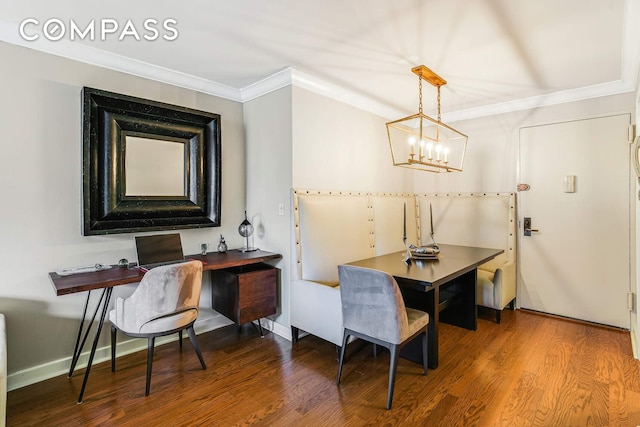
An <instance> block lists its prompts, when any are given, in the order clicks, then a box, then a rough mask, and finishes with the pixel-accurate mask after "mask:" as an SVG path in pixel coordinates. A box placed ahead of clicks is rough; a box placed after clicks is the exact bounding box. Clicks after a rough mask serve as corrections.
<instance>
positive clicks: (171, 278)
mask: <svg viewBox="0 0 640 427" xmlns="http://www.w3.org/2000/svg"><path fill="white" fill-rule="evenodd" d="M201 289H202V263H201V262H200V261H189V262H184V263H179V264H172V265H166V266H161V267H156V268H153V269H151V270H149V271H148V272H147V273H146V274H145V275H144V277H143V278H142V280H141V281H140V284H139V285H138V287H137V288H136V290H135V291H134V292H133V293H132V294H131V296H129V297H128V298H126V299H125V301H124V311H125V316H126V318H127V320H128V322H127V323H129V322H131V320H133V321H134V325H132V324H131V323H129V325H128V327H129V328H131V327H133V328H134V329H135V330H138V329H139V328H140V327H141V326H142V325H144V324H145V323H147V322H150V321H153V320H155V319H159V318H162V317H166V316H170V315H172V314H176V313H181V312H185V311H188V310H195V311H196V313H197V311H198V307H199V305H200V291H201ZM132 315H133V317H132Z"/></svg>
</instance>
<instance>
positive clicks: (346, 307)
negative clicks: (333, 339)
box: [338, 265, 409, 344]
mask: <svg viewBox="0 0 640 427" xmlns="http://www.w3.org/2000/svg"><path fill="white" fill-rule="evenodd" d="M338 276H339V278H340V297H341V299H342V316H343V324H344V327H345V328H347V329H351V330H353V331H356V332H360V333H362V334H365V335H368V336H370V337H373V338H377V339H379V340H382V341H386V342H390V343H393V344H400V343H402V342H403V341H404V339H406V338H407V337H408V335H409V321H408V319H407V311H406V309H405V305H404V301H403V299H402V294H401V293H400V288H399V287H398V284H397V283H396V281H395V279H394V278H393V276H391V275H389V274H387V273H385V272H382V271H378V270H372V269H370V268H362V267H354V266H349V265H339V266H338Z"/></svg>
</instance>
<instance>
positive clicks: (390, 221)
mask: <svg viewBox="0 0 640 427" xmlns="http://www.w3.org/2000/svg"><path fill="white" fill-rule="evenodd" d="M293 195H294V200H293V205H294V227H295V236H296V255H297V270H298V271H297V278H298V279H304V280H310V281H314V282H320V283H323V284H329V285H335V284H337V283H338V269H337V266H338V265H339V264H344V263H348V262H351V261H357V260H360V259H365V258H370V257H373V256H376V255H381V254H386V253H391V252H396V251H401V250H403V243H402V236H403V232H404V224H405V216H404V215H405V209H406V230H407V236H408V239H407V240H408V241H409V242H415V241H416V240H417V229H418V226H417V221H416V201H415V198H414V196H413V195H412V194H404V193H359V192H339V191H338V192H335V191H317V190H294V194H293Z"/></svg>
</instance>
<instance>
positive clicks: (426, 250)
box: [409, 244, 440, 259]
mask: <svg viewBox="0 0 640 427" xmlns="http://www.w3.org/2000/svg"><path fill="white" fill-rule="evenodd" d="M409 251H410V252H411V258H414V259H435V258H438V254H439V253H440V248H439V247H438V245H436V244H432V245H427V246H420V247H418V246H415V245H409Z"/></svg>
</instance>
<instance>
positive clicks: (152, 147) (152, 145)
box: [125, 136, 186, 196]
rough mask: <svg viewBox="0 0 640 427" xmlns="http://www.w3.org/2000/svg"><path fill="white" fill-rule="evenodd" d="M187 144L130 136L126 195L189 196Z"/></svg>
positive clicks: (126, 166) (126, 161) (127, 139)
mask: <svg viewBox="0 0 640 427" xmlns="http://www.w3.org/2000/svg"><path fill="white" fill-rule="evenodd" d="M184 151H185V144H184V143H182V142H176V141H165V140H160V139H151V138H142V137H137V136H127V137H126V142H125V196H185V195H186V194H185V175H186V174H185V157H184Z"/></svg>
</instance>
